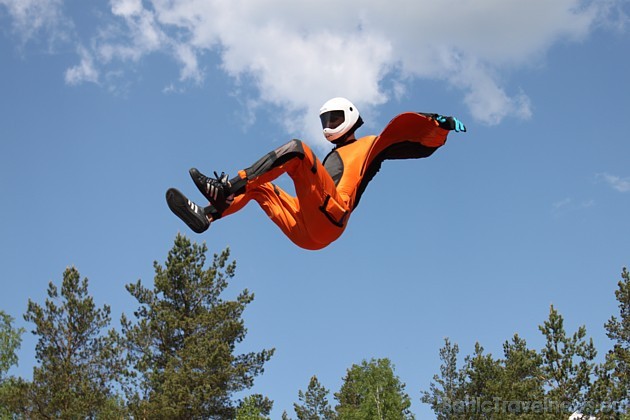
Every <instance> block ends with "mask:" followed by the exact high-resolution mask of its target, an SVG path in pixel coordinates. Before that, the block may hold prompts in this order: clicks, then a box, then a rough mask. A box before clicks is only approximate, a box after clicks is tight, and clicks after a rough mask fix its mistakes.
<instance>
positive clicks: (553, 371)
mask: <svg viewBox="0 0 630 420" xmlns="http://www.w3.org/2000/svg"><path fill="white" fill-rule="evenodd" d="M539 329H540V331H541V332H542V333H543V335H544V336H545V338H546V340H547V342H546V344H545V348H544V349H542V351H541V356H542V358H543V365H542V371H543V375H544V377H545V379H546V383H547V386H548V387H549V388H550V390H549V392H548V393H547V396H548V397H549V398H550V399H551V400H552V401H557V402H558V403H564V404H568V405H580V406H581V405H583V404H584V403H585V402H586V393H587V391H588V389H589V387H590V385H591V374H592V373H593V371H594V368H595V364H594V362H593V359H595V356H596V355H597V351H596V350H595V346H594V344H593V340H592V339H590V340H588V341H586V340H585V337H586V328H585V327H584V326H581V327H579V328H578V330H577V331H576V332H575V333H574V334H573V335H572V336H570V337H569V336H567V334H566V332H565V330H564V319H563V318H562V316H561V315H560V314H559V313H558V311H556V310H555V308H554V307H553V305H552V306H551V308H550V309H549V318H548V320H547V321H545V322H544V324H543V325H541V326H539Z"/></svg>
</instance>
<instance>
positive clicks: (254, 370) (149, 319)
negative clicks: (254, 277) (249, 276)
mask: <svg viewBox="0 0 630 420" xmlns="http://www.w3.org/2000/svg"><path fill="white" fill-rule="evenodd" d="M206 252H207V248H206V246H205V244H204V245H198V244H191V242H190V241H189V240H188V239H187V238H185V237H184V236H182V235H178V236H177V237H176V239H175V244H174V246H173V248H172V249H171V250H170V251H169V253H168V257H167V260H166V264H165V267H162V266H161V265H159V264H158V263H157V262H155V263H154V268H155V285H154V288H153V289H150V288H147V287H145V286H144V285H143V284H142V283H141V281H138V282H136V283H134V284H130V285H128V286H127V290H128V291H129V293H130V294H131V295H132V296H133V297H134V298H136V300H137V301H138V303H139V304H140V306H139V308H138V310H137V311H136V312H135V313H134V315H135V317H136V321H135V322H132V321H130V320H128V319H127V318H126V317H125V316H123V319H122V329H123V334H124V336H125V339H126V343H127V349H128V362H129V364H130V372H129V373H130V375H129V378H130V382H129V383H128V384H127V385H126V391H127V397H128V399H129V402H130V408H131V411H132V414H133V415H134V417H138V418H188V419H195V418H215V419H218V418H226V419H228V418H229V419H232V418H234V416H235V414H236V407H235V406H234V403H233V402H232V399H231V397H232V395H233V394H234V393H236V392H239V391H242V390H245V389H248V388H250V387H251V386H252V385H253V382H254V378H255V377H256V376H258V375H260V374H262V373H263V370H264V369H263V366H264V363H265V362H267V361H268V360H269V359H270V358H271V356H272V355H273V352H274V350H273V349H271V350H262V351H260V352H252V353H247V354H234V352H235V347H236V345H237V344H238V343H240V342H242V341H243V339H244V338H245V334H246V332H247V330H246V328H245V325H244V322H243V319H242V314H243V311H244V310H245V307H246V306H247V305H248V304H249V303H251V302H252V300H253V299H254V296H253V294H251V293H249V292H248V291H247V290H244V291H242V292H241V293H240V294H239V295H238V296H237V297H236V299H235V300H223V299H222V298H221V294H222V293H223V292H224V291H225V289H226V287H227V286H228V279H231V278H232V277H233V276H234V270H235V268H236V264H235V262H231V263H228V259H229V250H227V249H226V250H225V251H223V252H222V253H221V254H220V255H216V254H215V255H214V259H213V262H212V264H211V265H210V267H209V268H204V266H205V264H206Z"/></svg>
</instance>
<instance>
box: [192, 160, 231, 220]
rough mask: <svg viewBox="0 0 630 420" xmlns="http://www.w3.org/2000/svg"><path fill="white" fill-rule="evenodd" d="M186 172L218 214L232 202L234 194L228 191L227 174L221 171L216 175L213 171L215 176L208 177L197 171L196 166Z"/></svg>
mask: <svg viewBox="0 0 630 420" xmlns="http://www.w3.org/2000/svg"><path fill="white" fill-rule="evenodd" d="M188 172H189V173H190V177H191V178H192V179H193V182H194V183H195V185H196V186H197V188H198V189H199V191H201V193H202V194H203V196H204V197H206V199H207V200H208V201H209V202H210V204H212V206H213V207H214V208H215V209H216V210H217V212H218V213H219V214H221V213H223V211H224V210H225V209H227V208H228V207H229V206H230V204H232V201H234V194H232V193H230V183H229V182H228V175H227V174H225V173H223V172H221V175H218V174H217V173H216V172H215V173H214V176H215V178H210V177H207V176H205V175H204V174H202V173H201V172H199V171H198V170H197V168H191V169H190V171H188Z"/></svg>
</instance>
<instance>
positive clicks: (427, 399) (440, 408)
mask: <svg viewBox="0 0 630 420" xmlns="http://www.w3.org/2000/svg"><path fill="white" fill-rule="evenodd" d="M458 354H459V346H458V345H457V344H451V341H450V340H449V339H448V338H445V339H444V347H442V348H441V349H440V360H441V361H442V364H441V365H440V374H439V375H437V374H436V375H434V376H433V382H431V384H430V388H429V390H428V391H423V392H422V402H423V403H425V404H430V405H431V409H432V410H433V412H434V413H435V415H436V417H437V419H438V420H446V419H453V418H455V417H453V413H452V410H451V405H452V403H453V402H455V401H464V398H465V395H464V387H463V385H464V380H465V377H464V372H463V371H461V370H459V368H458V367H457V355H458Z"/></svg>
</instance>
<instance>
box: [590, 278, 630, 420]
mask: <svg viewBox="0 0 630 420" xmlns="http://www.w3.org/2000/svg"><path fill="white" fill-rule="evenodd" d="M617 286H618V288H617V290H616V291H615V297H616V298H617V302H618V303H619V305H618V306H619V318H617V317H616V316H612V317H611V318H610V319H609V320H608V322H606V324H605V325H604V327H605V329H606V334H607V335H608V338H610V339H611V340H612V341H613V348H612V349H611V350H610V351H609V352H608V353H607V354H606V359H605V361H604V363H602V364H601V365H600V366H597V371H596V375H597V380H596V381H595V384H594V385H593V387H592V388H591V392H590V395H589V398H590V399H591V400H592V401H594V403H595V404H594V405H595V407H594V408H595V409H596V414H597V417H598V418H601V419H607V418H611V419H612V418H617V417H616V416H618V415H619V414H620V413H622V412H625V414H626V417H630V415H629V414H630V412H629V407H630V272H628V270H627V269H626V268H625V267H624V268H623V270H622V272H621V280H620V281H619V282H618V283H617ZM624 407H625V410H624Z"/></svg>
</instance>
